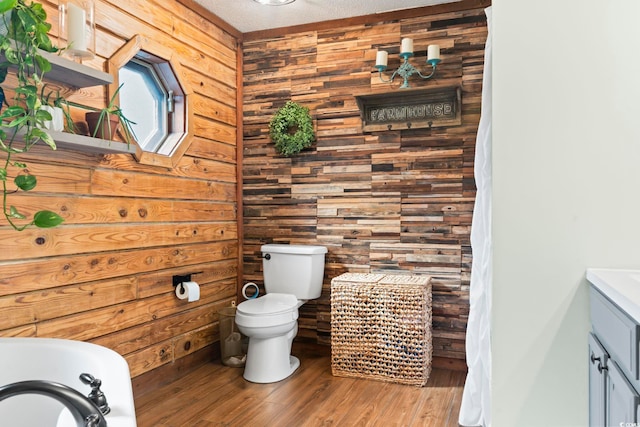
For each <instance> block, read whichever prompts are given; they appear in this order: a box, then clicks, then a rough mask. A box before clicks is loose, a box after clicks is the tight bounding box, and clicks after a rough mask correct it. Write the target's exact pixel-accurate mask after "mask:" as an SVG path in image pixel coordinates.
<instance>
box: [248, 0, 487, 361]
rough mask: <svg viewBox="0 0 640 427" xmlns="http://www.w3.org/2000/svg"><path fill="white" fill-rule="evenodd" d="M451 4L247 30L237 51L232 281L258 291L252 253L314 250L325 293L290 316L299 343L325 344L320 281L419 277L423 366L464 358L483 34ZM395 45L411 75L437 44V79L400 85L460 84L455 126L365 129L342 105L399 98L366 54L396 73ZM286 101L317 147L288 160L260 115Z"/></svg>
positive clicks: (471, 11) (478, 22)
mask: <svg viewBox="0 0 640 427" xmlns="http://www.w3.org/2000/svg"><path fill="white" fill-rule="evenodd" d="M462 3H464V5H466V7H467V9H465V8H462V7H457V6H456V7H453V8H452V7H447V5H444V6H442V7H434V8H422V9H416V10H415V11H420V12H422V13H413V14H404V15H393V18H392V17H391V16H390V17H389V19H387V20H381V18H380V20H379V21H377V22H371V20H372V19H373V18H372V17H368V18H367V19H354V20H352V21H349V20H347V21H337V22H335V23H334V25H319V26H317V28H313V26H304V27H303V28H299V29H298V31H295V30H296V28H293V29H292V31H288V32H278V33H277V34H276V32H264V33H255V34H254V33H252V34H250V35H248V37H245V39H244V41H243V56H244V57H243V66H244V68H243V76H244V84H243V102H244V107H243V113H244V122H243V129H244V135H243V137H244V138H243V139H244V141H243V156H244V161H243V218H244V233H243V237H244V244H243V248H242V251H243V257H244V258H243V259H244V271H243V273H244V279H245V281H255V282H258V283H262V277H261V259H260V256H259V248H260V245H261V244H264V243H271V242H276V243H303V244H323V245H326V246H327V247H328V249H329V253H328V255H327V261H326V277H325V284H324V290H323V294H322V296H321V297H320V298H319V299H318V300H317V301H313V302H310V303H307V304H305V305H304V306H302V307H301V309H300V322H299V323H300V332H299V335H301V336H304V337H313V338H316V339H317V340H318V341H319V342H322V343H329V342H330V340H329V333H330V323H329V322H330V302H329V286H328V284H329V282H330V279H331V278H332V277H335V276H337V275H339V274H341V273H344V272H346V271H352V272H392V273H395V272H407V273H411V274H429V275H431V276H433V324H434V329H433V336H434V355H435V356H438V357H448V358H457V359H463V358H464V336H465V328H466V320H467V313H468V287H469V273H470V264H471V250H470V242H469V233H470V224H471V214H472V210H473V204H474V197H475V187H474V180H473V158H474V146H475V138H476V132H477V126H478V121H479V117H480V97H481V89H482V87H481V86H482V70H483V58H484V43H485V40H486V35H487V32H486V31H487V29H486V18H485V15H484V11H483V6H484V5H483V4H480V3H478V2H469V1H467V2H462ZM462 3H461V4H462ZM261 34H262V36H261ZM285 34H286V35H285ZM403 37H411V38H413V39H414V45H415V48H416V49H415V50H416V56H415V57H414V58H412V60H411V62H412V63H413V64H414V65H417V64H420V65H419V67H420V68H421V69H424V68H425V67H423V66H422V64H424V61H425V59H426V58H425V55H426V48H427V45H428V44H432V43H437V44H440V45H441V50H442V56H443V59H444V60H443V62H442V63H441V64H440V65H439V66H438V73H437V74H436V77H435V78H434V79H431V80H428V81H421V80H420V79H419V78H417V77H416V76H414V77H412V78H411V79H410V83H411V85H412V87H421V86H426V87H437V86H443V87H445V86H458V87H460V88H461V91H462V124H461V125H459V126H450V127H442V128H434V129H410V130H397V131H396V130H394V131H386V132H372V133H364V132H363V130H362V121H361V119H360V112H359V110H358V106H357V103H356V100H355V97H354V95H356V94H366V93H374V92H375V93H377V92H386V91H397V90H398V86H399V84H400V83H399V82H396V83H394V84H392V85H389V84H386V83H382V82H380V80H379V79H378V75H377V72H376V71H375V70H374V68H373V65H374V63H375V56H376V50H377V49H386V50H388V51H389V66H390V69H391V70H394V69H396V68H397V67H398V66H399V65H400V58H399V57H398V52H399V47H400V40H401V38H403ZM417 66H418V65H417ZM288 100H293V101H296V102H298V103H300V104H302V105H304V106H307V107H309V109H310V111H311V114H312V117H313V119H314V126H315V129H316V134H317V138H318V140H317V141H316V142H315V143H314V146H313V147H312V148H311V149H309V150H306V151H303V152H302V153H301V154H300V155H298V156H295V157H292V158H284V157H281V156H279V155H277V153H276V152H275V149H274V146H273V144H272V143H271V141H270V139H269V136H268V124H269V121H270V119H271V117H272V115H273V114H274V113H275V111H276V110H277V109H278V108H279V107H280V106H282V105H283V104H284V103H285V102H286V101H288Z"/></svg>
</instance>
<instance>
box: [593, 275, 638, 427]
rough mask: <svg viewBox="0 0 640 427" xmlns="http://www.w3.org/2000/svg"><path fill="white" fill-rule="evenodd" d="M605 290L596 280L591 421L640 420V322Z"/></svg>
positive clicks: (602, 423) (618, 423) (628, 422)
mask: <svg viewBox="0 0 640 427" xmlns="http://www.w3.org/2000/svg"><path fill="white" fill-rule="evenodd" d="M587 278H588V279H589V275H588V276H587ZM590 281H591V280H590ZM638 290H640V282H639V283H638ZM605 293H606V288H605V292H603V290H602V289H599V288H598V287H597V286H594V285H593V284H592V286H591V288H590V299H591V328H592V332H591V333H590V334H589V425H591V426H616V427H618V426H621V425H636V423H638V422H639V420H640V416H639V409H640V393H638V390H640V366H639V359H638V354H639V341H638V338H639V336H640V334H639V330H640V325H639V322H638V321H637V320H636V319H635V318H634V317H632V316H631V315H629V313H627V312H626V311H625V310H624V309H623V308H621V307H620V306H619V305H618V304H616V303H615V302H614V301H613V300H612V299H611V298H610V297H609V296H608V295H605Z"/></svg>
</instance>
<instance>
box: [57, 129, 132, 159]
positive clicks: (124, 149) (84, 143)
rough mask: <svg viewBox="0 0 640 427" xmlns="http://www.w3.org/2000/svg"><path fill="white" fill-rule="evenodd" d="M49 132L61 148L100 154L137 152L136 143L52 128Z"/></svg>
mask: <svg viewBox="0 0 640 427" xmlns="http://www.w3.org/2000/svg"><path fill="white" fill-rule="evenodd" d="M48 132H49V134H50V135H51V137H52V138H53V140H54V141H55V142H56V146H57V147H59V148H68V149H70V150H75V151H81V152H83V153H99V154H134V153H135V152H136V146H135V145H134V144H127V143H126V142H120V141H108V140H106V139H100V138H93V137H90V136H84V135H76V134H73V133H68V132H56V131H52V130H50V131H48Z"/></svg>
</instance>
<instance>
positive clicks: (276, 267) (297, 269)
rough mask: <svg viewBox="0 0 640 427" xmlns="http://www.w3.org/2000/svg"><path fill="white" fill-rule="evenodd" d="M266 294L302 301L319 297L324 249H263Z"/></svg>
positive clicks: (271, 247)
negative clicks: (291, 295) (278, 294)
mask: <svg viewBox="0 0 640 427" xmlns="http://www.w3.org/2000/svg"><path fill="white" fill-rule="evenodd" d="M260 250H261V251H262V267H263V270H264V273H263V274H264V288H265V290H266V291H267V293H271V292H277V293H283V294H293V295H295V296H296V298H298V299H299V300H309V299H315V298H318V297H320V294H321V293H322V279H323V277H324V255H325V254H326V253H327V248H326V247H324V246H311V245H309V246H307V245H280V244H270V245H262V247H261V248H260Z"/></svg>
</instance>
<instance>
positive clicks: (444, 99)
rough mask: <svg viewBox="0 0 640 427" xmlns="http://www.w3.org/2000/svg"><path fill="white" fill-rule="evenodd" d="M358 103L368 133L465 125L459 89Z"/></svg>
mask: <svg viewBox="0 0 640 427" xmlns="http://www.w3.org/2000/svg"><path fill="white" fill-rule="evenodd" d="M356 101H357V102H358V107H359V108H360V116H361V118H362V129H363V130H364V131H365V132H374V131H382V130H398V129H418V128H431V127H441V126H457V125H460V124H462V118H461V117H462V114H461V113H462V111H461V105H462V104H461V102H460V101H461V99H460V88H459V87H457V86H454V87H440V88H433V89H431V88H420V89H402V90H397V91H395V92H387V93H376V94H366V95H356Z"/></svg>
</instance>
